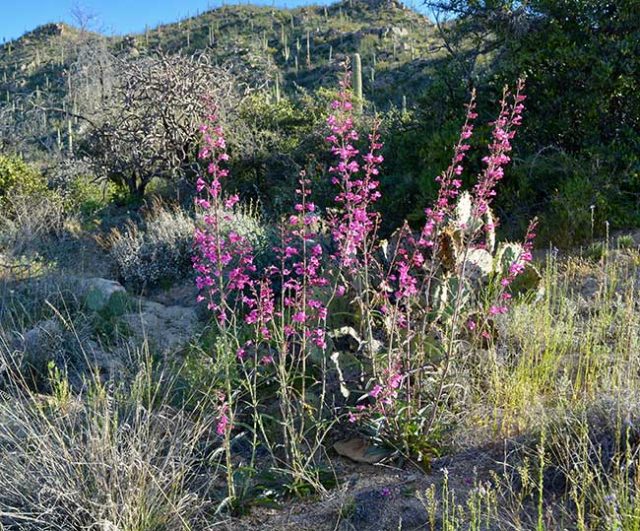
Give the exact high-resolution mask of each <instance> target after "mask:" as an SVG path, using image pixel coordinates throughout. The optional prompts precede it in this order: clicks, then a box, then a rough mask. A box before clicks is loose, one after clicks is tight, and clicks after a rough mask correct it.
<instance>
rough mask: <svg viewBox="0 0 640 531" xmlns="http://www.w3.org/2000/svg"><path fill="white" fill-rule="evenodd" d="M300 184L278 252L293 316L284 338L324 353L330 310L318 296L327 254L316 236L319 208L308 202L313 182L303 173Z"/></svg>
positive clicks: (285, 303)
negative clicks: (322, 350) (325, 324)
mask: <svg viewBox="0 0 640 531" xmlns="http://www.w3.org/2000/svg"><path fill="white" fill-rule="evenodd" d="M298 184H299V186H298V188H297V189H296V194H297V195H298V198H299V199H298V202H297V203H296V205H295V206H294V211H295V214H292V215H291V216H290V217H289V220H288V224H289V227H288V228H287V230H286V231H284V233H283V236H282V248H281V249H279V250H278V251H279V252H278V254H279V255H280V264H281V265H280V268H279V269H278V268H275V269H273V272H274V273H275V274H277V275H278V276H279V277H280V280H281V283H282V304H283V307H284V309H285V312H286V313H287V315H289V316H290V319H289V322H288V324H286V325H285V327H284V335H285V338H286V339H287V341H290V340H291V339H293V338H297V339H304V340H305V341H311V342H312V343H313V344H315V345H316V346H317V347H319V348H322V349H324V348H326V346H327V344H326V339H325V328H324V323H325V321H326V319H327V307H326V305H325V304H324V302H322V300H321V297H318V295H319V294H320V291H321V289H322V288H324V287H325V286H327V285H328V284H329V280H328V279H327V278H326V277H325V276H324V274H323V262H322V260H323V253H324V251H323V248H322V245H321V244H320V238H319V234H318V232H317V227H318V226H319V221H320V220H319V215H318V213H317V209H316V205H315V204H314V203H313V202H311V201H309V196H310V195H311V189H310V185H311V181H310V180H309V179H308V178H307V176H306V173H305V172H304V171H303V172H301V174H300V180H299V181H298Z"/></svg>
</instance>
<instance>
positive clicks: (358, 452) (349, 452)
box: [333, 437, 393, 464]
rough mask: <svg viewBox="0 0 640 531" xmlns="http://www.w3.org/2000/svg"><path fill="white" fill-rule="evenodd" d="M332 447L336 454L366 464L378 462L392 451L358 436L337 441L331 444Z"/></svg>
mask: <svg viewBox="0 0 640 531" xmlns="http://www.w3.org/2000/svg"><path fill="white" fill-rule="evenodd" d="M333 449H334V450H335V451H336V452H337V453H338V454H340V455H342V456H344V457H348V458H349V459H351V460H352V461H355V462H356V463H367V464H374V463H379V462H380V461H382V460H383V459H384V458H386V457H389V456H390V455H391V454H392V453H393V452H392V451H391V450H387V449H386V448H380V447H379V446H372V445H371V444H369V442H367V441H365V440H364V439H361V438H358V437H357V438H353V439H346V440H343V441H338V442H337V443H335V444H334V445H333Z"/></svg>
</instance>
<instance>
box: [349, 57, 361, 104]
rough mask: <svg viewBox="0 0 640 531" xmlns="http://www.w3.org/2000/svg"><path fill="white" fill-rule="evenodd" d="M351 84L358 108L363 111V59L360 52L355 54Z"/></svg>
mask: <svg viewBox="0 0 640 531" xmlns="http://www.w3.org/2000/svg"><path fill="white" fill-rule="evenodd" d="M351 77H352V80H351V85H352V86H353V94H354V96H355V100H356V108H357V110H358V112H362V103H363V100H362V61H361V60H360V54H359V53H354V54H353V66H352V70H351Z"/></svg>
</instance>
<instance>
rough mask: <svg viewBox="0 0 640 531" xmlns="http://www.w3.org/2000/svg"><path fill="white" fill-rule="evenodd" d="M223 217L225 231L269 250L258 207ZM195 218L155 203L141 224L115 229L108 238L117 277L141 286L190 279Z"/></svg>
mask: <svg viewBox="0 0 640 531" xmlns="http://www.w3.org/2000/svg"><path fill="white" fill-rule="evenodd" d="M230 212H232V213H233V215H229V216H228V217H227V218H226V219H224V220H223V222H222V225H223V230H224V232H225V234H228V233H230V232H235V233H237V234H239V235H241V236H242V237H246V238H248V239H249V240H251V242H252V244H253V245H255V248H256V249H258V250H259V249H265V251H266V249H267V238H268V230H267V229H266V227H265V224H264V223H262V222H261V220H260V217H259V215H258V209H257V208H256V207H252V206H246V207H243V206H240V205H236V206H234V207H233V208H232V209H230ZM194 230H195V221H194V219H193V218H192V217H190V216H189V215H188V214H187V213H186V212H185V211H184V210H182V209H180V208H178V207H170V206H166V205H163V204H162V203H158V202H156V203H154V204H153V205H152V207H151V209H150V210H149V211H148V212H147V213H146V214H145V215H144V220H143V222H142V224H141V225H140V226H137V225H135V224H133V223H129V225H128V226H127V227H126V228H125V229H124V230H118V229H114V230H113V231H112V232H111V234H110V236H109V239H108V245H109V248H110V251H109V252H110V256H111V258H112V259H113V262H114V264H115V267H116V271H117V274H118V276H119V277H120V278H121V279H122V280H123V281H124V282H125V283H126V284H127V285H129V286H132V287H135V288H137V289H141V288H144V287H152V286H157V285H159V284H162V283H166V282H173V281H176V280H180V279H185V278H188V277H189V276H190V274H191V271H192V261H191V254H192V245H193V232H194Z"/></svg>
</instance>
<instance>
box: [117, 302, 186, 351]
mask: <svg viewBox="0 0 640 531" xmlns="http://www.w3.org/2000/svg"><path fill="white" fill-rule="evenodd" d="M122 320H123V321H124V322H125V323H126V324H127V325H128V326H129V328H130V329H131V332H132V333H133V335H134V336H136V337H137V338H138V339H144V340H148V341H149V342H150V343H152V344H153V346H154V347H155V348H158V349H160V351H161V352H162V353H167V352H170V351H173V350H176V349H178V348H180V347H182V346H184V345H185V344H186V343H188V342H189V340H190V339H191V338H192V337H193V335H194V334H195V332H196V330H197V328H198V319H197V315H196V309H195V308H187V307H184V306H164V305H163V304H160V303H158V302H152V301H142V302H141V304H140V307H139V308H138V312H136V313H127V314H125V315H123V316H122Z"/></svg>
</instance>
